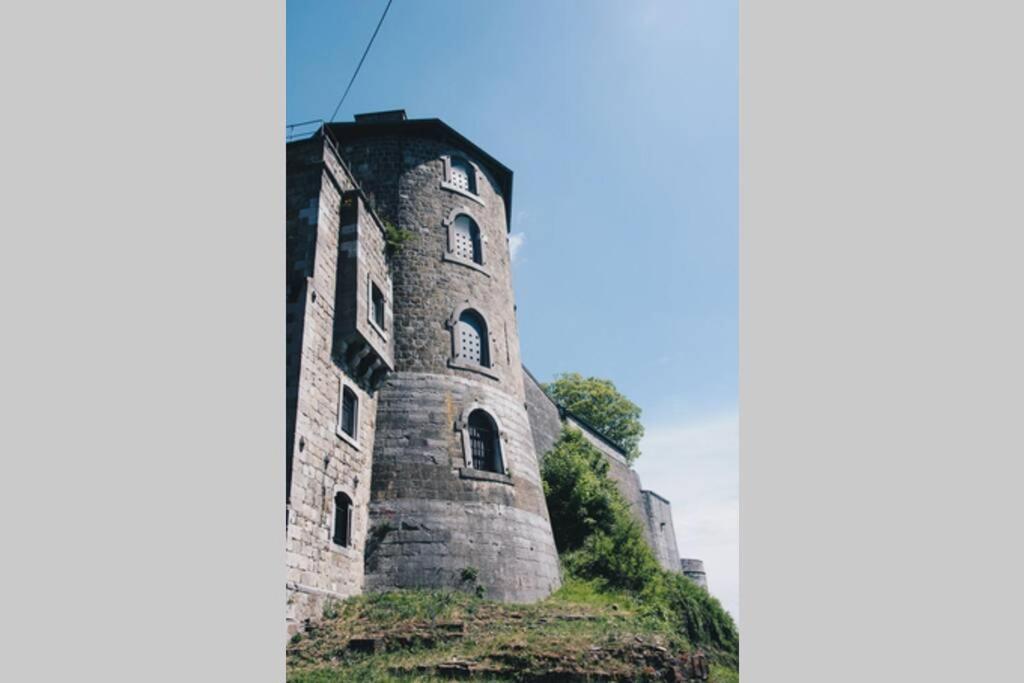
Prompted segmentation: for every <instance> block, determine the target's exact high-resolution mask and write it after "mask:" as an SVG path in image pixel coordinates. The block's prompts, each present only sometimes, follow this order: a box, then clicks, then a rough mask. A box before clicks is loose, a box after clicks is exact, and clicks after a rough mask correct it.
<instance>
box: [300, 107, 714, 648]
mask: <svg viewBox="0 0 1024 683" xmlns="http://www.w3.org/2000/svg"><path fill="white" fill-rule="evenodd" d="M511 201H512V172H511V171H510V170H509V169H508V168H506V167H505V166H504V165H502V164H501V163H500V162H499V161H497V160H496V159H494V158H493V157H491V156H490V155H489V154H487V153H486V152H485V151H484V150H482V149H481V148H479V147H477V146H476V145H475V144H473V143H472V142H470V141H469V140H467V139H466V138H464V137H463V136H462V135H460V134H459V133H458V132H456V131H455V130H453V129H452V128H450V127H449V126H447V125H446V124H445V123H443V122H442V121H440V120H438V119H418V120H409V119H407V118H406V116H405V112H404V111H400V110H399V111H392V112H380V113H374V114H364V115H357V116H356V117H355V121H354V122H352V123H330V124H326V125H324V126H322V127H321V128H320V130H319V131H317V133H316V134H314V135H313V136H312V137H309V138H307V139H305V140H300V141H296V142H291V143H289V144H288V146H287V236H286V239H287V264H286V265H287V301H288V303H287V341H286V346H287V393H286V395H287V400H286V405H287V422H286V428H287V444H286V448H287V452H286V468H287V469H286V486H287V492H286V508H287V514H286V529H287V531H286V534H287V538H286V563H287V597H288V610H287V619H288V627H289V631H294V630H295V629H296V628H297V627H298V625H299V624H300V623H301V622H302V621H303V620H305V619H307V618H310V617H315V616H318V615H319V614H320V611H321V610H322V607H323V603H324V602H325V601H326V600H328V599H342V598H346V597H349V596H352V595H355V594H358V593H361V592H363V591H372V590H382V589H386V588H390V587H427V588H446V587H450V588H455V587H461V586H464V585H465V584H466V582H467V581H475V582H478V583H479V585H480V586H481V587H482V588H483V590H484V591H485V593H486V595H487V596H488V597H490V598H493V599H499V600H505V601H516V602H531V601H535V600H539V599H542V598H544V597H546V596H547V595H549V594H550V593H551V592H552V591H554V590H556V589H557V588H558V587H559V585H560V576H559V567H558V555H557V552H556V550H555V543H554V538H553V535H552V532H551V523H550V520H549V517H548V512H547V506H546V503H545V500H544V492H543V487H542V484H541V479H540V458H541V457H542V456H543V454H544V453H546V452H547V451H548V450H549V449H550V448H551V446H552V445H553V444H554V441H555V440H556V439H557V438H558V435H559V433H560V431H561V429H562V426H563V425H565V424H568V425H571V426H573V427H575V428H577V429H580V430H581V431H582V432H583V433H584V435H585V436H586V438H587V439H589V440H590V442H591V443H593V444H594V445H595V446H596V447H597V448H598V449H599V450H600V451H601V452H602V453H603V454H604V455H605V456H606V457H607V459H608V461H609V464H610V470H609V473H610V475H611V476H612V478H613V479H614V480H615V481H616V483H617V484H618V486H619V489H620V490H621V491H622V493H623V494H624V495H625V497H626V499H627V500H628V501H629V503H630V506H631V509H632V511H633V513H634V515H635V516H636V518H637V520H638V521H639V522H640V523H641V526H642V528H643V529H644V533H645V535H646V538H647V540H648V542H649V544H650V545H651V547H652V549H653V550H654V552H655V554H656V556H657V557H658V560H659V561H660V562H661V564H662V565H663V566H664V567H666V568H669V569H672V570H674V571H682V570H683V569H687V568H688V567H689V568H695V567H697V565H700V566H699V570H700V580H701V581H703V576H704V575H703V565H701V564H700V561H699V560H682V561H681V560H680V558H679V554H678V551H677V549H676V542H675V532H674V530H673V528H672V516H671V506H670V503H669V502H668V501H667V500H665V499H664V498H662V497H661V496H659V495H658V494H656V493H654V492H653V491H647V490H643V489H642V488H641V486H640V480H639V478H638V477H637V474H636V472H635V471H634V470H632V469H631V468H630V467H629V466H628V464H627V462H626V459H625V454H624V452H623V450H622V449H621V447H619V446H618V445H617V444H615V443H614V442H612V441H611V440H610V439H608V438H607V437H606V436H604V435H603V434H601V433H600V432H599V431H598V430H596V429H594V428H593V427H592V426H590V425H588V424H587V423H586V421H585V420H583V419H582V418H580V417H579V416H576V415H573V414H572V413H571V412H569V411H568V410H566V409H564V408H562V407H560V406H558V405H556V404H555V403H554V402H552V401H551V399H550V398H548V396H547V395H546V394H545V393H544V392H543V390H542V389H541V387H540V385H539V383H538V382H537V381H536V380H535V379H534V378H533V376H532V375H531V374H530V373H529V372H528V371H527V370H526V369H525V367H524V366H523V364H522V360H521V358H520V356H519V333H518V326H517V323H516V307H515V299H514V293H513V289H512V273H511V258H510V254H509V248H508V233H509V228H510V226H509V216H510V215H511ZM396 226H397V227H396ZM403 230H404V231H408V232H409V233H411V234H410V235H409V237H411V238H410V239H408V241H407V242H405V243H404V244H401V246H400V248H396V247H395V246H394V244H395V242H396V239H400V237H401V235H400V232H401V231H403ZM688 563H689V564H688ZM694 563H696V564H694ZM687 575H689V576H691V578H694V579H695V580H696V579H697V576H696V574H694V573H692V572H690V571H687ZM474 576H475V578H472V577H474Z"/></svg>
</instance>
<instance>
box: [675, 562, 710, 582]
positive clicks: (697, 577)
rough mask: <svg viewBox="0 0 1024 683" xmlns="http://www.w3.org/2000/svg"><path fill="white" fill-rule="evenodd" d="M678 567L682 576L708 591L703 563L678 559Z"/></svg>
mask: <svg viewBox="0 0 1024 683" xmlns="http://www.w3.org/2000/svg"><path fill="white" fill-rule="evenodd" d="M679 565H680V567H681V568H682V570H683V575H685V576H686V577H687V578H689V579H690V580H691V581H693V582H694V583H696V584H697V585H698V586H700V587H701V588H703V589H704V590H707V589H708V576H707V573H706V572H705V571H704V562H702V561H701V560H691V559H686V558H679Z"/></svg>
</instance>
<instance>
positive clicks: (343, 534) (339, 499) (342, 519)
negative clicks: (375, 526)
mask: <svg viewBox="0 0 1024 683" xmlns="http://www.w3.org/2000/svg"><path fill="white" fill-rule="evenodd" d="M331 540H333V541H334V542H335V543H336V544H337V545H340V546H343V547H345V548H347V547H348V546H350V545H352V499H351V498H349V497H348V496H347V495H346V494H345V493H343V492H342V491H338V492H337V493H335V494H334V530H333V532H332V535H331Z"/></svg>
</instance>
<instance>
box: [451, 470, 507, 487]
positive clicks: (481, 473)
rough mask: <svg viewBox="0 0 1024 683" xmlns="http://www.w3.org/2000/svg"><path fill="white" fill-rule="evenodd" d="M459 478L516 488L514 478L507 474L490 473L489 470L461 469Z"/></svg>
mask: <svg viewBox="0 0 1024 683" xmlns="http://www.w3.org/2000/svg"><path fill="white" fill-rule="evenodd" d="M459 478H461V479H475V480H476V481H493V482H495V483H496V484H505V485H506V486H515V484H514V483H513V482H512V477H510V476H508V475H507V474H499V473H497V472H488V471H487V470H477V469H473V468H472V467H460V468H459Z"/></svg>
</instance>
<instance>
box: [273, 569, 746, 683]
mask: <svg viewBox="0 0 1024 683" xmlns="http://www.w3.org/2000/svg"><path fill="white" fill-rule="evenodd" d="M325 612H326V614H325V617H324V619H322V620H321V621H320V622H319V623H317V624H316V625H314V626H313V627H312V628H311V629H309V630H308V631H307V632H305V633H303V634H300V635H298V636H296V637H295V638H293V640H292V642H291V643H290V644H289V646H288V672H289V673H288V680H289V681H291V682H293V683H326V682H327V681H366V682H368V683H375V682H378V681H381V682H383V681H440V680H449V679H452V678H471V679H473V680H484V681H568V682H571V681H623V682H625V681H691V680H695V681H696V680H708V681H711V682H712V683H727V682H734V681H738V680H739V677H738V675H737V673H736V671H735V669H734V668H733V667H734V660H733V658H732V657H731V656H730V655H728V654H726V653H717V652H715V651H713V650H712V651H707V650H701V649H699V648H695V647H694V646H693V644H691V643H690V642H688V641H687V639H686V638H685V637H682V636H681V635H680V634H679V633H678V631H676V630H675V629H674V628H673V627H672V626H671V624H669V623H667V622H666V621H665V620H662V619H659V618H657V617H656V616H652V615H651V614H650V613H648V612H647V611H646V610H645V609H644V608H643V606H642V605H640V604H639V603H638V602H637V601H636V599H635V598H634V597H632V596H630V595H629V594H627V593H617V592H614V591H607V590H604V589H600V588H598V587H597V586H596V585H595V584H594V583H592V582H583V581H580V580H577V579H570V580H569V581H568V582H567V583H566V585H565V586H563V587H562V589H561V590H559V591H558V592H557V593H555V594H554V595H553V596H551V597H550V598H548V599H547V600H545V601H543V602H541V603H538V604H534V605H510V604H501V603H496V602H491V601H487V600H482V599H480V598H477V597H475V596H474V595H473V594H472V593H471V592H465V593H462V592H447V593H445V592H437V591H394V592H390V593H379V594H373V595H365V596H360V597H357V598H353V599H350V600H347V601H345V602H343V603H339V604H337V605H334V606H330V607H328V609H327V610H325ZM699 652H702V653H703V655H702V654H698V653H699ZM705 676H706V677H707V678H706V679H705Z"/></svg>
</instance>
